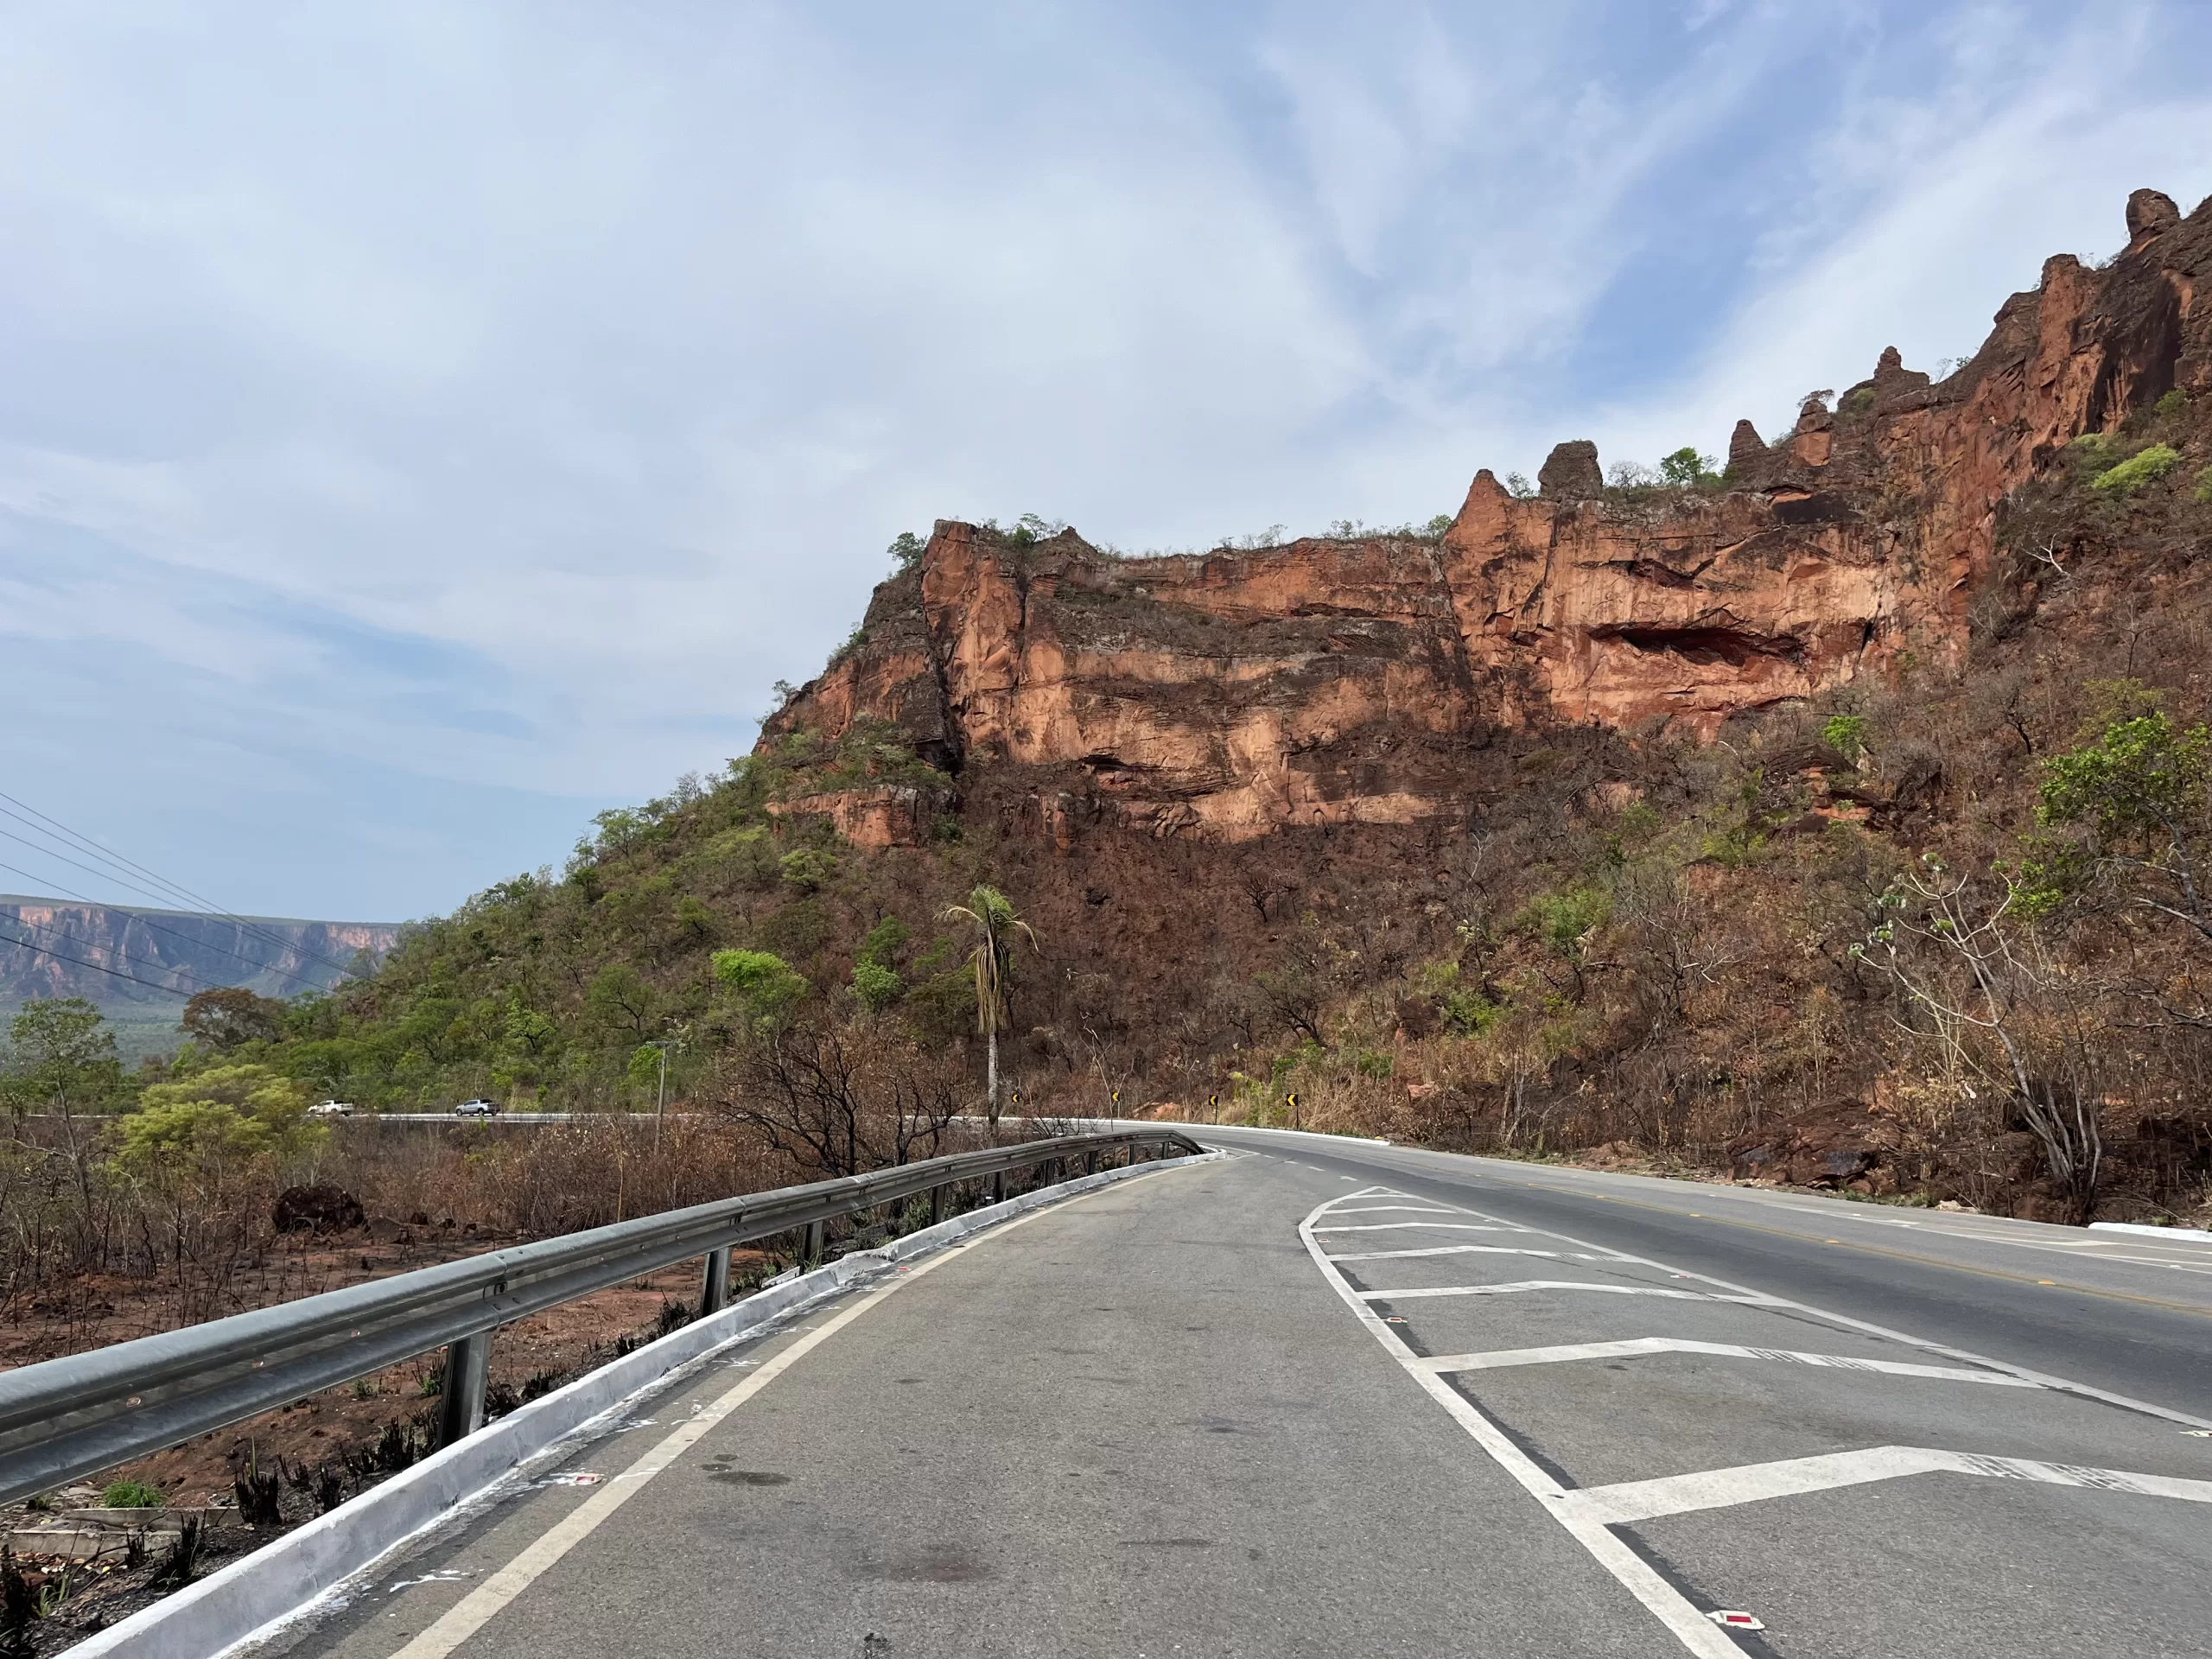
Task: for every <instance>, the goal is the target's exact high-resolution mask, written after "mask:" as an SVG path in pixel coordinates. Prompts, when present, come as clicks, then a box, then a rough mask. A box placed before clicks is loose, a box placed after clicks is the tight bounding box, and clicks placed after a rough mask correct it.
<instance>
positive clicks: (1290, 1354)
mask: <svg viewBox="0 0 2212 1659" xmlns="http://www.w3.org/2000/svg"><path fill="white" fill-rule="evenodd" d="M1198 1134H1199V1135H1200V1138H1202V1139H1205V1140H1209V1141H1213V1142H1214V1143H1215V1144H1217V1145H1219V1146H1222V1147H1227V1148H1229V1149H1230V1151H1231V1154H1232V1155H1231V1156H1230V1157H1229V1158H1228V1159H1226V1160H1221V1161H1215V1162H1206V1163H1200V1164H1196V1165H1190V1166H1181V1167H1169V1168H1166V1169H1164V1170H1162V1171H1160V1172H1159V1173H1155V1174H1152V1175H1148V1176H1145V1177H1142V1178H1141V1179H1135V1180H1132V1181H1128V1182H1123V1183H1121V1184H1119V1185H1115V1186H1112V1187H1109V1188H1107V1189H1104V1190H1103V1191H1100V1192H1094V1193H1092V1194H1090V1195H1088V1196H1085V1197H1083V1198H1077V1199H1076V1200H1074V1201H1072V1202H1070V1203H1068V1204H1065V1205H1058V1206H1053V1207H1051V1208H1047V1209H1046V1210H1043V1211H1037V1212H1034V1213H1033V1215H1031V1216H1029V1217H1025V1218H1023V1219H1022V1220H1020V1221H1017V1222H1015V1223H1014V1224H1009V1225H1007V1226H1005V1227H1001V1228H998V1229H995V1230H991V1231H988V1232H986V1233H983V1234H982V1235H979V1236H976V1238H975V1239H973V1240H972V1241H970V1242H969V1243H966V1244H965V1245H963V1246H962V1247H960V1248H958V1249H954V1250H951V1251H948V1252H946V1253H945V1254H944V1255H938V1256H936V1257H931V1258H928V1259H926V1260H925V1261H923V1262H918V1263H917V1264H915V1266H914V1267H913V1268H911V1269H909V1270H907V1271H906V1273H904V1274H902V1275H900V1276H899V1277H898V1278H895V1279H893V1281H889V1282H888V1283H887V1284H886V1285H885V1286H883V1287H880V1288H877V1289H873V1290H868V1291H864V1292H861V1293H858V1294H855V1296H854V1297H852V1298H849V1299H848V1300H846V1301H845V1302H843V1303H841V1304H837V1305H835V1306H831V1307H829V1308H828V1309H826V1310H823V1311H821V1312H818V1313H816V1314H815V1315H814V1316H813V1317H812V1318H810V1319H808V1320H806V1321H804V1324H803V1325H801V1326H800V1327H798V1328H796V1329H791V1330H785V1331H783V1332H778V1333H777V1334H775V1335H774V1336H772V1337H771V1338H766V1339H764V1340H762V1341H760V1342H759V1343H757V1344H752V1345H750V1346H749V1347H747V1348H746V1349H744V1350H742V1351H737V1352H734V1353H733V1354H732V1355H730V1356H728V1357H725V1358H724V1359H722V1360H721V1361H720V1362H718V1363H716V1364H715V1365H714V1366H713V1367H711V1368H709V1370H707V1371H706V1372H705V1373H704V1374H702V1375H695V1376H692V1377H690V1378H689V1379H688V1380H686V1381H685V1382H684V1383H682V1384H680V1385H677V1386H675V1387H673V1388H671V1389H670V1390H669V1391H668V1392H667V1393H666V1394H665V1395H664V1396H663V1397H661V1398H659V1399H658V1400H656V1401H655V1402H654V1403H653V1404H652V1406H651V1407H650V1408H647V1409H646V1411H645V1414H644V1415H643V1416H641V1417H640V1418H639V1419H637V1420H634V1421H632V1423H630V1424H628V1425H626V1426H625V1427H624V1428H623V1429H622V1430H621V1431H620V1432H617V1433H613V1434H610V1435H608V1436H607V1437H606V1438H605V1439H603V1440H600V1441H598V1442H597V1443H595V1444H593V1445H590V1446H585V1447H583V1448H582V1449H581V1450H579V1451H578V1452H576V1453H575V1456H574V1457H572V1458H571V1459H569V1463H568V1465H566V1467H565V1469H564V1470H563V1472H562V1473H561V1474H560V1475H558V1476H556V1477H553V1478H550V1479H541V1480H539V1481H537V1483H536V1484H533V1485H531V1487H529V1488H527V1489H523V1490H518V1491H512V1492H509V1493H505V1494H503V1495H501V1496H500V1497H499V1498H498V1499H497V1501H495V1502H493V1503H488V1504H486V1505H485V1506H483V1507H482V1508H481V1509H480V1510H478V1511H477V1512H475V1513H474V1514H473V1515H472V1516H468V1517H466V1518H464V1519H462V1520H461V1521H458V1522H454V1523H452V1524H450V1525H448V1527H447V1528H445V1529H442V1531H441V1532H440V1533H438V1534H437V1535H435V1536H433V1537H432V1538H431V1539H430V1540H429V1541H426V1542H425V1543H424V1544H423V1545H421V1546H418V1547H417V1548H415V1549H414V1550H413V1551H411V1552H410V1554H409V1555H408V1556H407V1558H406V1559H405V1560H403V1561H400V1562H398V1563H397V1564H390V1565H387V1567H385V1569H384V1570H383V1571H381V1572H380V1573H378V1574H376V1575H374V1576H373V1578H372V1580H371V1581H370V1582H368V1583H365V1584H363V1585H359V1586H354V1587H353V1589H352V1590H351V1592H350V1593H349V1594H348V1596H347V1597H346V1599H345V1603H344V1605H342V1606H334V1607H332V1608H329V1609H327V1610H325V1611H322V1612H321V1614H320V1615H318V1616H317V1617H316V1618H314V1619H312V1620H310V1621H308V1622H306V1623H304V1624H301V1625H298V1626H296V1627H295V1628H294V1629H293V1630H291V1632H290V1633H289V1635H287V1636H286V1637H283V1639H282V1640H280V1641H278V1642H277V1643H273V1644H271V1645H270V1648H269V1649H266V1650H269V1651H280V1652H289V1653H297V1654H301V1655H308V1654H314V1655H331V1656H346V1659H393V1656H402V1659H435V1656H442V1655H444V1654H448V1653H456V1652H457V1653H460V1654H461V1655H463V1656H464V1659H479V1656H480V1659H584V1656H588V1659H607V1656H610V1655H626V1654H632V1653H651V1654H654V1655H657V1656H668V1659H688V1656H693V1655H699V1656H706V1655H715V1656H718V1659H721V1656H749V1655H760V1656H770V1655H774V1656H798V1655H807V1656H812V1655H823V1656H831V1655H834V1656H861V1659H867V1656H878V1655H881V1656H892V1659H899V1656H925V1655H926V1656H973V1655H1033V1654H1086V1655H1087V1654H1098V1655H1108V1654H1113V1655H1161V1656H1165V1655H1173V1654H1187V1655H1252V1656H1262V1655H1264V1656H1284V1655H1312V1656H1338V1655H1354V1654H1362V1655H1363V1654H1405V1655H1424V1656H1433V1655H1447V1654H1471V1655H1472V1654H1479V1655H1484V1656H1493V1655H1495V1656H1519V1655H1531V1656H1533V1655H1636V1656H1655V1659H1656V1656H1675V1655H1681V1654H1683V1653H1697V1654H1703V1655H1707V1656H1726V1655H1731V1654H1740V1653H1751V1654H1761V1653H1769V1654H1786V1655H1808V1656H1810V1655H1853V1656H1862V1655H1863V1656H1867V1659H1876V1656H1880V1659H1896V1656H1906V1655H1923V1654H1924V1655H1929V1656H1936V1655H1944V1656H1959V1655H1971V1656H1984V1655H1986V1656H1991V1659H1996V1656H2015V1655H2023V1654H2029V1655H2040V1654H2054V1653H2061V1652H2063V1653H2065V1654H2067V1655H2068V1656H2069V1659H2074V1656H2090V1655H2105V1654H2111V1655H2120V1654H2128V1655H2140V1654H2145V1653H2152V1654H2196V1653H2204V1652H2208V1651H2212V1363H2208V1352H2212V1243H2190V1242H2187V1241H2183V1240H2179V1239H2176V1240H2171V1241H2170V1240H2166V1239H2160V1238H2144V1237H2136V1236H2128V1235H2107V1234H2084V1233H2080V1232H2075V1231H2072V1230H2067V1229H2063V1228H2053V1227H2040V1226H2036V1225H2033V1224H2021V1223H2011V1222H1999V1221H1994V1220H1991V1219H1988V1218H1985V1217H1969V1216H1955V1215H1948V1214H1935V1213H1930V1212H1928V1211H1906V1210H1900V1209H1894V1208H1891V1207H1888V1206H1881V1205H1854V1204H1846V1203H1840V1202H1834V1201H1829V1200H1823V1199H1817V1198H1803V1197H1798V1196H1793V1195H1788V1194H1778V1193H1773V1192H1759V1191H1754V1190H1747V1189H1739V1188H1732V1187H1726V1186H1708V1185H1694V1184H1689V1183H1676V1182H1668V1181H1658V1180H1651V1179H1643V1178H1638V1177H1630V1176H1620V1175H1608V1174H1600V1173H1592V1172H1584V1171H1573V1170H1567V1169H1561V1168H1557V1167H1551V1166H1530V1165H1522V1164H1514V1163H1503V1162H1498V1161H1496V1160H1478V1159H1465V1158H1456V1157H1452V1156H1449V1155H1446V1154H1428V1153H1421V1152H1416V1151H1412V1150H1409V1149H1405V1148H1400V1147H1387V1146H1383V1145H1380V1144H1377V1143H1371V1142H1363V1141H1347V1140H1338V1139H1333V1138H1330V1137H1324V1136H1319V1135H1283V1134H1276V1133H1268V1132H1255V1131H1239V1130H1219V1131H1216V1130H1201V1131H1198ZM1715 1615H1737V1616H1739V1618H1738V1621H1737V1622H1734V1623H1732V1624H1731V1625H1730V1626H1729V1627H1727V1628H1724V1626H1723V1624H1721V1623H1719V1622H1718V1621H1717V1620H1716V1618H1715V1617H1714V1616H1715ZM1751 1621H1756V1623H1755V1624H1754V1623H1752V1622H1751Z"/></svg>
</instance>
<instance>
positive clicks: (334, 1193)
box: [269, 1182, 367, 1233]
mask: <svg viewBox="0 0 2212 1659" xmlns="http://www.w3.org/2000/svg"><path fill="white" fill-rule="evenodd" d="M269 1219H270V1224H272V1225H273V1226H274V1227H275V1228H276V1229H277V1231H278V1232H280V1233H344V1232H351V1231H352V1230H353V1229H354V1228H356V1227H359V1225H361V1224H362V1223H363V1222H364V1221H365V1220H366V1219H367V1217H365V1215H364V1214H363V1213H362V1211H361V1201H360V1200H359V1198H355V1197H354V1196H353V1194H352V1193H351V1192H347V1191H346V1189H345V1188H344V1187H342V1186H333V1185H329V1184H328V1183H327V1182H321V1183H318V1184H316V1185H312V1186H288V1187H286V1188H285V1189H284V1190H283V1192H279V1193H278V1194H277V1202H276V1204H275V1205H273V1206H271V1208H270V1215H269Z"/></svg>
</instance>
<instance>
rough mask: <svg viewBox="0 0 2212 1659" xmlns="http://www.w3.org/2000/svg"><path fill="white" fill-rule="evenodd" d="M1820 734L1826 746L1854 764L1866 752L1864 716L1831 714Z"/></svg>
mask: <svg viewBox="0 0 2212 1659" xmlns="http://www.w3.org/2000/svg"><path fill="white" fill-rule="evenodd" d="M1821 737H1822V739H1824V740H1825V741H1827V746H1828V747H1830V748H1832V749H1834V751H1835V752H1836V753H1838V754H1840V755H1841V756H1842V757H1843V758H1844V759H1845V760H1848V761H1850V762H1851V764H1852V765H1853V766H1857V765H1858V764H1859V759H1860V757H1861V756H1863V755H1864V754H1865V753H1866V715H1830V716H1829V717H1828V719H1827V721H1826V722H1825V723H1824V724H1823V725H1822V726H1821Z"/></svg>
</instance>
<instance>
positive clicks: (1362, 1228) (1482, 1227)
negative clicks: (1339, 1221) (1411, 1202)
mask: <svg viewBox="0 0 2212 1659" xmlns="http://www.w3.org/2000/svg"><path fill="white" fill-rule="evenodd" d="M1333 1213H1335V1214H1337V1215H1342V1214H1343V1213H1344V1211H1341V1210H1339V1211H1334V1212H1333ZM1421 1229H1426V1230H1428V1231H1430V1232H1434V1233H1532V1232H1534V1231H1535V1228H1533V1227H1501V1226H1498V1225H1497V1224H1496V1223H1493V1222H1472V1221H1363V1222H1361V1223H1359V1224H1357V1225H1356V1226H1351V1227H1316V1228H1315V1229H1314V1231H1315V1232H1317V1233H1390V1232H1397V1231H1399V1230H1421Z"/></svg>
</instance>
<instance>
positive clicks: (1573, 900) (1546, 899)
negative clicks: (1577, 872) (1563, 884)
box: [1521, 884, 1613, 958]
mask: <svg viewBox="0 0 2212 1659" xmlns="http://www.w3.org/2000/svg"><path fill="white" fill-rule="evenodd" d="M1612 912H1613V902H1612V897H1611V894H1609V893H1606V892H1605V889H1604V888H1603V887H1592V886H1590V885H1588V884H1584V885H1583V886H1580V887H1570V888H1569V889H1568V890H1567V892H1565V893H1539V894H1538V895H1537V896H1536V897H1535V898H1534V899H1530V900H1529V905H1528V908H1527V909H1525V910H1523V911H1522V912H1521V925H1522V926H1524V927H1526V928H1528V929H1529V931H1531V932H1533V933H1535V935H1536V936H1537V937H1538V938H1541V939H1543V940H1544V941H1545V942H1546V943H1547V944H1549V945H1550V946H1551V947H1552V949H1553V950H1556V951H1558V952H1559V953H1560V955H1561V956H1563V957H1578V958H1579V957H1580V956H1581V955H1582V944H1583V941H1584V940H1586V938H1589V937H1590V935H1591V934H1592V932H1594V931H1597V929H1599V927H1602V926H1603V925H1605V920H1606V918H1608V917H1610V916H1611V914H1612Z"/></svg>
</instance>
